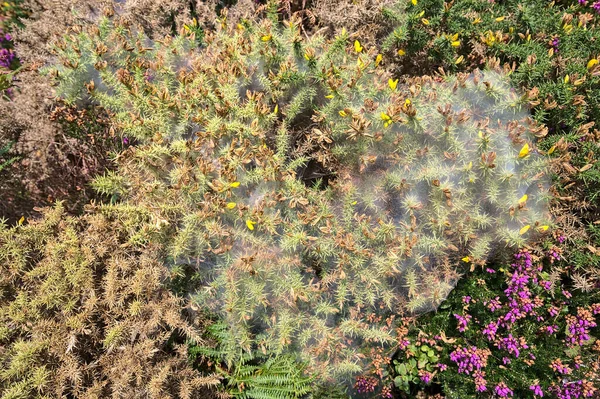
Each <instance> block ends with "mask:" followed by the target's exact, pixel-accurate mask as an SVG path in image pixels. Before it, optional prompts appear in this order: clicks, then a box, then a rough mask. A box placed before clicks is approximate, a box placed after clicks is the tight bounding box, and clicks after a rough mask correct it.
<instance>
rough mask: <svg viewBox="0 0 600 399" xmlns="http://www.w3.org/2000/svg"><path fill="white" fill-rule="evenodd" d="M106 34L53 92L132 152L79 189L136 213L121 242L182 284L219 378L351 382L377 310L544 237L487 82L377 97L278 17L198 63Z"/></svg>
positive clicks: (380, 80)
mask: <svg viewBox="0 0 600 399" xmlns="http://www.w3.org/2000/svg"><path fill="white" fill-rule="evenodd" d="M113 24H114V22H111V21H110V20H108V19H104V20H102V21H101V22H100V25H99V28H98V29H92V30H91V31H89V32H85V31H81V32H80V33H79V34H78V35H77V36H71V37H69V38H68V39H67V40H66V42H65V43H63V44H62V45H61V46H60V49H62V50H60V51H59V55H60V58H61V59H63V66H62V67H59V68H58V69H57V72H55V75H57V76H58V79H59V83H60V85H59V92H60V93H64V94H67V95H69V96H71V97H70V98H72V99H75V98H77V97H78V96H79V95H80V93H81V88H82V87H81V85H80V84H83V82H86V81H88V80H89V76H90V74H89V72H90V71H92V70H94V68H96V69H97V70H99V71H100V72H99V75H98V76H99V79H100V80H98V81H95V83H94V84H93V86H92V85H90V84H87V90H88V91H89V98H90V99H92V100H93V101H96V102H97V103H98V104H99V105H102V106H103V107H105V108H108V109H110V110H111V111H112V112H114V113H115V114H116V115H117V123H116V126H117V127H118V128H119V129H120V130H121V132H122V134H125V135H132V136H134V137H136V138H137V139H139V140H140V142H141V144H140V145H139V146H136V147H132V148H131V149H130V150H128V151H126V152H125V153H123V154H121V155H120V156H119V159H118V171H117V172H116V173H115V174H107V175H106V176H105V177H103V178H99V179H98V180H97V181H96V188H97V189H99V191H100V192H102V193H105V194H109V195H113V198H116V197H114V196H118V197H120V198H121V202H117V203H114V204H112V205H110V206H109V208H110V211H111V212H121V213H122V214H127V213H128V212H129V210H130V209H131V207H134V208H135V209H140V208H142V209H145V212H147V215H146V217H145V218H144V219H142V220H139V224H138V225H137V228H136V227H135V226H136V225H135V222H134V223H132V224H131V226H130V227H131V229H132V234H131V240H132V242H134V243H137V244H142V243H151V242H153V241H157V240H158V241H160V242H162V243H164V244H165V245H167V247H168V248H169V259H168V262H169V263H170V264H172V265H173V266H174V267H175V268H176V269H178V270H181V268H182V267H183V266H182V265H185V264H186V263H187V264H189V265H190V266H193V267H195V268H196V270H197V274H198V276H199V277H198V278H197V279H198V280H200V281H202V284H201V285H200V286H198V287H196V289H195V291H194V292H193V294H194V298H195V300H196V301H197V304H198V306H199V307H201V308H203V309H206V310H208V311H211V312H213V313H214V314H216V315H219V316H220V317H221V318H222V319H223V321H224V322H225V323H226V325H227V326H228V327H229V331H228V334H229V335H230V337H231V339H229V340H228V341H227V342H225V343H223V344H222V346H223V350H224V351H225V352H224V353H225V355H224V356H225V358H224V361H226V362H228V363H229V364H232V363H236V362H241V361H242V360H243V359H244V358H245V356H248V354H252V353H254V352H255V351H257V350H258V351H261V352H267V353H270V354H273V355H275V356H279V355H284V354H289V353H294V354H296V355H297V356H298V357H299V359H300V360H301V361H307V362H308V364H309V371H311V372H318V373H319V377H320V378H322V379H332V378H337V377H340V376H346V375H351V374H353V373H357V372H360V371H361V370H363V367H364V365H365V360H364V359H365V353H368V351H369V350H370V349H379V350H385V349H389V348H391V347H392V346H393V345H394V343H395V341H396V337H395V332H394V325H393V320H394V317H395V316H394V315H395V314H397V313H399V312H402V311H404V310H409V311H423V310H426V309H431V308H433V307H435V306H437V304H439V302H440V301H441V300H442V299H443V298H444V297H445V295H447V293H448V292H449V290H450V289H451V288H452V287H453V285H454V284H455V282H456V279H457V277H458V273H457V272H456V267H457V265H458V264H459V263H460V261H459V259H464V262H478V261H482V260H484V259H485V258H486V257H487V255H488V254H489V252H490V251H491V250H492V249H494V248H497V247H498V246H505V245H508V246H514V245H519V244H521V243H523V242H525V240H527V239H529V238H531V237H532V236H535V235H537V234H541V233H543V231H544V230H545V229H546V228H547V224H546V221H545V218H546V215H545V198H544V192H545V189H546V188H545V187H544V168H545V161H544V159H543V158H542V157H541V156H540V155H539V154H537V153H536V150H535V137H534V135H533V133H535V132H539V127H537V126H535V125H534V124H533V123H532V122H531V121H530V120H528V119H527V118H526V117H525V115H524V113H523V111H520V104H521V98H520V97H519V96H518V95H517V94H516V93H514V92H513V91H511V89H510V87H509V86H508V85H507V84H506V82H505V81H504V80H503V78H502V77H501V75H499V74H498V73H496V72H486V73H480V74H476V75H473V76H471V77H469V76H466V75H465V76H458V77H453V78H450V77H448V79H447V81H446V82H442V81H434V80H432V79H423V80H421V81H415V82H413V86H408V85H407V86H402V85H400V86H398V87H396V84H397V82H394V81H391V80H390V81H388V80H387V78H388V76H387V75H386V73H385V72H384V71H383V69H382V68H381V66H380V65H379V59H378V57H377V55H376V53H375V52H373V51H372V50H371V51H369V50H368V49H363V48H362V46H361V44H360V43H359V42H353V41H351V40H350V39H349V37H348V35H347V34H346V33H345V32H342V33H341V34H340V35H338V36H337V37H335V38H333V39H332V40H325V39H324V38H323V37H320V36H314V37H310V38H304V37H302V36H301V34H300V29H299V27H298V24H297V22H296V21H289V22H287V23H285V26H284V27H279V26H275V25H273V23H272V22H271V21H270V20H264V21H262V22H261V23H253V22H250V21H247V22H244V23H241V24H238V25H237V26H235V27H227V26H226V23H225V21H223V24H222V28H221V29H220V30H218V31H217V32H215V33H212V34H208V33H207V35H206V37H205V41H206V43H207V46H206V47H205V48H203V49H195V48H194V47H193V45H192V44H191V43H192V39H193V38H191V37H187V38H186V37H185V36H180V37H177V38H173V39H168V40H166V41H165V42H162V43H154V46H153V47H152V48H150V49H143V48H142V43H148V42H147V41H146V40H145V39H144V38H143V37H141V36H139V35H136V34H134V33H133V32H131V31H130V29H128V28H127V27H125V26H122V25H120V24H115V25H113ZM109 41H110V43H119V46H118V47H115V46H108V42H109ZM110 49H114V50H110ZM184 61H185V62H184ZM401 88H402V90H401ZM86 96H87V95H86ZM192 138H193V139H192ZM323 177H326V178H328V179H323ZM333 177H335V179H334V178H333ZM302 180H304V183H307V184H303V181H302ZM326 180H327V181H328V182H329V184H326ZM308 181H314V183H310V184H308ZM525 194H526V196H525Z"/></svg>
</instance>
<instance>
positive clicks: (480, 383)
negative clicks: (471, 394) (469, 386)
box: [473, 370, 487, 392]
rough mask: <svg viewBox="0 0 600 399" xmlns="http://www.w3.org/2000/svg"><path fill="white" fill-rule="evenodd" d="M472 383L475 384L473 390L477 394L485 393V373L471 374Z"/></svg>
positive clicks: (479, 371)
mask: <svg viewBox="0 0 600 399" xmlns="http://www.w3.org/2000/svg"><path fill="white" fill-rule="evenodd" d="M473 382H475V390H476V391H477V392H485V391H487V381H486V379H485V371H481V370H477V371H475V372H474V373H473Z"/></svg>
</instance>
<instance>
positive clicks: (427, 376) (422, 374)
mask: <svg viewBox="0 0 600 399" xmlns="http://www.w3.org/2000/svg"><path fill="white" fill-rule="evenodd" d="M431 377H432V374H431V373H430V372H429V371H425V370H419V378H420V379H421V381H423V382H424V383H425V384H429V383H430V382H431Z"/></svg>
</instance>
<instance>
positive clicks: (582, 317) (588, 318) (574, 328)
mask: <svg viewBox="0 0 600 399" xmlns="http://www.w3.org/2000/svg"><path fill="white" fill-rule="evenodd" d="M594 314H597V313H595V311H593V310H592V311H590V310H589V309H585V308H577V316H573V315H567V338H566V341H567V346H575V345H579V346H581V345H583V344H585V343H586V342H587V341H589V340H590V328H593V327H596V326H597V325H598V324H597V323H596V321H595V320H594Z"/></svg>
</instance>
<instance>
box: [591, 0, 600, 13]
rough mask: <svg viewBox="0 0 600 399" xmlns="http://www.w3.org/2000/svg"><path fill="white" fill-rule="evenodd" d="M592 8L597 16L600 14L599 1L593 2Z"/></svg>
mask: <svg viewBox="0 0 600 399" xmlns="http://www.w3.org/2000/svg"><path fill="white" fill-rule="evenodd" d="M592 8H593V9H594V10H596V12H597V13H598V14H600V1H597V2H595V3H594V4H592Z"/></svg>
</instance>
